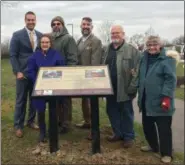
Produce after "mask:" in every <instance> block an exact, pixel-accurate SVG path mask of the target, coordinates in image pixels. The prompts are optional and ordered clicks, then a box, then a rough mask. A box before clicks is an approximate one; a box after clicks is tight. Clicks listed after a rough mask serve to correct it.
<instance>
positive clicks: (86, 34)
mask: <svg viewBox="0 0 185 165" xmlns="http://www.w3.org/2000/svg"><path fill="white" fill-rule="evenodd" d="M90 33H91V31H90V29H82V35H83V36H88V35H89V34H90Z"/></svg>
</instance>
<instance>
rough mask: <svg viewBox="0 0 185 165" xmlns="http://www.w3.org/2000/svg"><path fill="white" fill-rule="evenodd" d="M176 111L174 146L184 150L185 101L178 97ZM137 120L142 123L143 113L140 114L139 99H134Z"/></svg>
mask: <svg viewBox="0 0 185 165" xmlns="http://www.w3.org/2000/svg"><path fill="white" fill-rule="evenodd" d="M175 105H176V112H175V114H174V116H173V122H172V131H173V148H174V151H175V152H184V101H183V100H179V99H176V100H175ZM134 110H135V120H136V121H137V122H139V123H141V114H139V110H138V106H137V99H134Z"/></svg>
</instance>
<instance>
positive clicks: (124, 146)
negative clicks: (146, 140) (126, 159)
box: [123, 140, 134, 148]
mask: <svg viewBox="0 0 185 165" xmlns="http://www.w3.org/2000/svg"><path fill="white" fill-rule="evenodd" d="M133 145H134V141H133V140H129V141H126V142H124V143H123V148H131V147H132V146H133Z"/></svg>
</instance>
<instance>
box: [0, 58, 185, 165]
mask: <svg viewBox="0 0 185 165" xmlns="http://www.w3.org/2000/svg"><path fill="white" fill-rule="evenodd" d="M178 69H179V70H181V68H180V67H179V68H178ZM1 75H2V76H1V77H2V79H1V87H2V88H1V103H2V105H1V130H2V134H1V136H2V143H1V144H2V149H1V156H2V163H3V164H34V163H40V164H44V163H47V164H50V163H59V162H63V163H77V164H78V163H84V164H87V163H96V164H105V163H110V162H106V161H107V160H109V161H111V163H112V164H116V163H117V164H129V163H131V164H134V163H135V164H136V163H137V164H138V163H140V164H144V163H146V164H151V163H153V164H160V161H159V159H158V158H156V157H155V156H154V155H153V154H151V153H146V154H143V153H141V152H140V150H139V148H140V146H141V145H142V144H145V143H146V142H145V139H144V136H143V131H142V127H141V125H140V124H138V123H135V131H136V144H135V147H134V148H131V149H128V150H125V149H123V148H122V147H121V145H122V144H121V143H116V144H109V143H107V142H106V141H105V136H107V135H108V134H110V133H111V129H110V123H109V120H108V117H107V114H106V112H105V102H104V101H103V100H101V99H100V128H101V150H102V151H103V152H102V154H101V155H96V156H89V154H88V152H89V151H90V149H91V143H90V142H89V141H87V140H86V139H85V137H86V136H87V134H88V131H86V130H78V129H76V128H73V130H72V131H71V132H69V133H68V134H66V135H64V136H60V138H59V140H60V150H61V155H60V156H59V157H56V156H53V155H49V156H35V155H33V154H31V151H32V150H33V148H34V147H35V146H36V145H37V138H38V132H35V131H33V130H30V129H29V128H26V127H25V129H24V134H25V136H24V137H23V138H22V139H18V138H16V137H15V136H14V129H13V113H14V102H15V101H14V100H15V77H14V75H13V74H12V71H11V66H10V63H9V61H8V60H2V61H1ZM177 90H181V89H177ZM182 90H183V89H182ZM176 96H177V97H179V91H177V95H176ZM181 96H182V95H181ZM179 98H182V97H179ZM183 98H184V95H183ZM47 117H48V115H47ZM81 120H82V113H81V107H80V100H79V99H73V124H74V123H77V122H80V121H81ZM183 160H184V157H183V155H182V154H175V159H174V162H180V163H181V162H182V161H183Z"/></svg>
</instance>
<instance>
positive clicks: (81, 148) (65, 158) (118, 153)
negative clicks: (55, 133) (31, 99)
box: [2, 127, 161, 165]
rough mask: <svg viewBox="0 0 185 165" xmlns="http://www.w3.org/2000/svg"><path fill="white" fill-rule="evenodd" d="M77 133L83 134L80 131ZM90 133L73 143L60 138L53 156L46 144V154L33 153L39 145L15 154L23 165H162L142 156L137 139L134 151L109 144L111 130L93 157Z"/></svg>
mask: <svg viewBox="0 0 185 165" xmlns="http://www.w3.org/2000/svg"><path fill="white" fill-rule="evenodd" d="M75 131H77V132H79V130H75ZM87 133H88V132H84V133H83V137H82V136H79V137H78V135H77V134H76V136H77V137H76V140H74V137H73V138H71V139H69V140H66V139H65V138H64V139H65V140H64V139H62V138H60V141H59V144H60V150H59V151H58V152H57V153H52V154H50V153H49V146H48V143H46V144H45V145H44V146H42V147H41V151H42V152H41V153H40V154H38V155H35V154H33V153H32V152H33V151H34V150H35V148H36V143H35V144H34V145H30V146H29V147H26V148H24V149H23V148H20V147H17V150H16V153H15V152H14V153H12V154H14V156H15V157H16V158H17V159H19V160H21V164H58V165H62V164H86V165H87V164H126V165H129V164H158V165H159V164H161V163H160V159H159V158H158V157H157V156H156V155H154V154H153V153H142V152H141V151H140V146H141V145H142V144H141V141H139V140H136V141H135V144H134V146H133V147H132V148H130V149H124V148H123V147H122V143H123V142H116V143H109V142H107V141H106V140H105V137H106V136H107V135H110V133H111V129H110V128H108V127H105V128H103V129H101V153H99V154H95V155H92V154H91V152H90V151H91V142H90V141H88V140H86V139H85V138H84V137H85V136H84V135H87ZM13 139H14V140H13ZM13 139H11V141H10V143H9V145H11V144H13V143H16V141H17V140H16V139H15V138H13ZM72 139H73V140H72ZM12 140H13V141H12ZM15 145H16V144H15ZM4 147H5V146H4ZM7 147H11V146H7ZM12 147H13V146H12ZM14 147H15V146H14ZM2 156H3V155H2ZM11 157H12V156H11ZM13 159H14V158H13ZM13 159H12V158H11V159H9V160H6V161H5V160H4V161H3V162H2V163H6V164H12V163H13V162H15V161H16V160H13Z"/></svg>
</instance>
